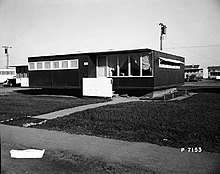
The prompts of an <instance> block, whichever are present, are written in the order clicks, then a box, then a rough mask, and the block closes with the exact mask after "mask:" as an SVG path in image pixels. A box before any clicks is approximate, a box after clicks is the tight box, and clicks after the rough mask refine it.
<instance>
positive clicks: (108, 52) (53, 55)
mask: <svg viewBox="0 0 220 174" xmlns="http://www.w3.org/2000/svg"><path fill="white" fill-rule="evenodd" d="M132 51H156V52H160V53H165V54H169V55H173V56H177V57H182V58H183V56H180V55H175V54H172V53H168V52H164V51H161V50H156V49H151V48H137V49H124V50H113V49H109V50H102V51H90V52H89V51H86V52H75V53H69V54H51V55H41V56H30V57H28V59H29V58H30V59H32V58H33V59H35V58H47V57H61V56H65V57H68V56H72V55H75V56H80V55H88V54H110V53H117V54H120V53H129V52H132ZM35 60H36V59H35Z"/></svg>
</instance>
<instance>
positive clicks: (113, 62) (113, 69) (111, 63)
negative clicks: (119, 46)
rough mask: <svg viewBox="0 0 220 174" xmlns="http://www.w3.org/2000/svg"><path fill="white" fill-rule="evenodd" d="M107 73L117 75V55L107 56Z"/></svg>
mask: <svg viewBox="0 0 220 174" xmlns="http://www.w3.org/2000/svg"><path fill="white" fill-rule="evenodd" d="M108 74H109V76H110V77H111V76H117V56H116V55H110V56H109V57H108Z"/></svg>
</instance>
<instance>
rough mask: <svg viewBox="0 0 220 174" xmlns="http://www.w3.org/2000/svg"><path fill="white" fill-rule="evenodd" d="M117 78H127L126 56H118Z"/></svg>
mask: <svg viewBox="0 0 220 174" xmlns="http://www.w3.org/2000/svg"><path fill="white" fill-rule="evenodd" d="M118 59H119V76H128V56H127V55H119V56H118Z"/></svg>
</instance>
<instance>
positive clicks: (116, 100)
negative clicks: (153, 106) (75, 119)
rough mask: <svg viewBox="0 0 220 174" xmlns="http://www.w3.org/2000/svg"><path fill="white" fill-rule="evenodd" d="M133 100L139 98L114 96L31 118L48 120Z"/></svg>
mask: <svg viewBox="0 0 220 174" xmlns="http://www.w3.org/2000/svg"><path fill="white" fill-rule="evenodd" d="M133 101H141V100H139V98H138V97H129V98H125V97H116V98H113V100H112V101H109V102H104V103H95V104H89V105H83V106H78V107H74V108H69V109H63V110H60V111H56V112H51V113H48V114H43V115H38V116H34V117H32V118H39V119H48V120H49V119H54V118H57V117H64V116H66V115H70V114H73V113H75V112H80V111H84V110H87V109H92V108H97V107H100V106H105V105H112V104H118V103H126V102H133Z"/></svg>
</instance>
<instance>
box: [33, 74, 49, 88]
mask: <svg viewBox="0 0 220 174" xmlns="http://www.w3.org/2000/svg"><path fill="white" fill-rule="evenodd" d="M29 86H30V87H40V86H46V87H48V86H52V71H29Z"/></svg>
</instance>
